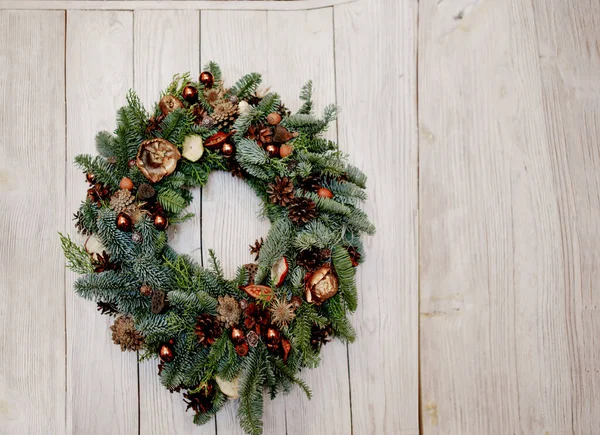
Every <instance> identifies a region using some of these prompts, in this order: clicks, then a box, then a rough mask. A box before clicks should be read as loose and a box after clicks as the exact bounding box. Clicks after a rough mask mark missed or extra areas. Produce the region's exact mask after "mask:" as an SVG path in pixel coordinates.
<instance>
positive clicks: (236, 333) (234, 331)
mask: <svg viewBox="0 0 600 435" xmlns="http://www.w3.org/2000/svg"><path fill="white" fill-rule="evenodd" d="M244 339H245V336H244V331H242V330H241V329H240V328H237V327H235V326H234V327H233V328H231V341H233V342H234V343H235V344H241V343H242V342H243V341H244Z"/></svg>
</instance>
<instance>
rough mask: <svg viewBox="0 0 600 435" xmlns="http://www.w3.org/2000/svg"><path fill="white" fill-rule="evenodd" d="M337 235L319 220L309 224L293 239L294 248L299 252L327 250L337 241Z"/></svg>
mask: <svg viewBox="0 0 600 435" xmlns="http://www.w3.org/2000/svg"><path fill="white" fill-rule="evenodd" d="M339 237H340V236H339V234H336V233H335V232H333V231H332V230H330V229H329V228H327V226H326V225H325V224H323V222H321V221H320V220H314V221H312V222H309V223H308V224H307V225H306V226H305V227H304V228H303V229H302V230H301V231H300V232H299V233H298V234H297V235H296V238H295V239H294V247H295V248H297V249H298V250H300V251H304V250H307V249H311V248H321V249H324V248H328V247H331V246H333V245H334V244H335V243H336V242H338V241H339V240H338V239H339Z"/></svg>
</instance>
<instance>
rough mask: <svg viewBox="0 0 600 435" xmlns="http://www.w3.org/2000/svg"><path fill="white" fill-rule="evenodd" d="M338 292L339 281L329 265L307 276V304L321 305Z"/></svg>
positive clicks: (305, 291)
mask: <svg viewBox="0 0 600 435" xmlns="http://www.w3.org/2000/svg"><path fill="white" fill-rule="evenodd" d="M337 292H338V279H337V277H336V276H335V274H334V273H333V271H332V270H331V266H330V265H329V264H325V265H323V266H322V267H321V268H320V269H317V270H316V271H315V272H314V273H312V274H310V275H307V277H306V282H305V285H304V296H305V298H306V302H308V303H314V304H315V305H321V304H322V303H323V302H325V301H326V300H327V299H329V298H331V297H332V296H334V295H335V294H336V293H337Z"/></svg>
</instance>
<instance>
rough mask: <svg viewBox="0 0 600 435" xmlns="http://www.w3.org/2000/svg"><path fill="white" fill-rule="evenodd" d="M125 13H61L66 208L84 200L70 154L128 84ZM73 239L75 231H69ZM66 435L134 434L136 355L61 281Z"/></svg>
mask: <svg viewBox="0 0 600 435" xmlns="http://www.w3.org/2000/svg"><path fill="white" fill-rule="evenodd" d="M132 24H133V22H132V14H131V13H130V12H86V11H74V12H69V13H68V14H67V29H66V30H67V46H66V51H67V52H66V56H67V60H66V78H67V83H68V86H67V94H66V97H67V162H68V165H67V209H68V210H69V212H70V213H72V212H74V211H75V210H76V209H77V207H78V205H79V203H80V202H81V201H82V200H84V199H85V194H86V193H85V192H86V187H87V186H86V183H85V177H84V176H83V175H82V174H81V172H79V170H78V169H77V168H75V167H74V166H73V165H72V161H73V158H74V157H75V155H77V154H80V153H95V152H96V150H95V145H94V136H95V135H96V133H97V132H98V131H99V130H109V131H112V130H114V128H115V126H116V111H117V109H118V108H119V107H120V106H122V105H123V104H124V103H125V94H126V93H127V90H128V89H129V88H131V87H132V85H133V28H132ZM71 232H72V233H74V230H72V231H71ZM67 277H68V279H67V282H68V288H69V291H67V325H66V326H67V339H68V347H67V432H68V433H77V434H82V433H85V434H106V433H112V434H131V433H136V432H137V431H138V379H137V377H138V375H137V362H136V358H137V357H136V355H135V354H133V353H128V352H127V353H123V352H121V350H120V348H119V347H118V346H115V345H114V344H113V342H112V340H111V335H110V330H109V329H108V328H109V326H110V324H111V323H112V318H110V317H108V316H100V315H99V313H97V312H96V306H95V304H93V303H91V302H89V301H86V300H83V299H81V298H79V297H78V296H77V295H76V294H75V293H74V292H73V291H72V289H71V287H72V283H73V281H74V279H75V276H74V275H73V274H72V273H69V274H68V275H67Z"/></svg>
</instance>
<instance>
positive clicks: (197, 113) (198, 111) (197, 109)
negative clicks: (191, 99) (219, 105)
mask: <svg viewBox="0 0 600 435" xmlns="http://www.w3.org/2000/svg"><path fill="white" fill-rule="evenodd" d="M192 114H193V115H194V124H202V121H203V120H204V118H206V117H207V116H208V112H207V111H206V110H205V109H204V107H202V106H201V105H200V104H196V105H194V107H193V108H192Z"/></svg>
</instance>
